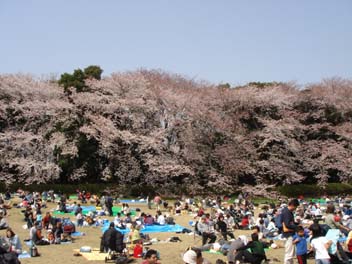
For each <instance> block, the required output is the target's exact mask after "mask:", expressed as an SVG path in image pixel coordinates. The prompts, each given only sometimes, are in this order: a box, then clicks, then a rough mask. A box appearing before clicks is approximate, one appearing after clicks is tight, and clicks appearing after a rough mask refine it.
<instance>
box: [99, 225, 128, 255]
mask: <svg viewBox="0 0 352 264" xmlns="http://www.w3.org/2000/svg"><path fill="white" fill-rule="evenodd" d="M123 249H124V246H123V234H122V233H121V232H119V231H118V230H116V229H115V224H114V222H111V223H110V226H109V229H107V230H106V231H105V232H104V234H103V236H102V238H101V243H100V252H109V250H112V251H116V252H119V253H122V251H123Z"/></svg>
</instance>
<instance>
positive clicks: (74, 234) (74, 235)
mask: <svg viewBox="0 0 352 264" xmlns="http://www.w3.org/2000/svg"><path fill="white" fill-rule="evenodd" d="M85 235H86V233H84V232H79V231H76V232H74V233H72V234H71V236H73V237H79V236H85Z"/></svg>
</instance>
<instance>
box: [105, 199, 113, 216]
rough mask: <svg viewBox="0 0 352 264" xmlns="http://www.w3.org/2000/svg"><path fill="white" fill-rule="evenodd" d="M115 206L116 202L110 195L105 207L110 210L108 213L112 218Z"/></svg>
mask: <svg viewBox="0 0 352 264" xmlns="http://www.w3.org/2000/svg"><path fill="white" fill-rule="evenodd" d="M113 205H114V200H113V199H112V197H111V196H110V195H108V196H106V197H105V207H106V210H108V213H109V215H110V216H113V212H112V207H113Z"/></svg>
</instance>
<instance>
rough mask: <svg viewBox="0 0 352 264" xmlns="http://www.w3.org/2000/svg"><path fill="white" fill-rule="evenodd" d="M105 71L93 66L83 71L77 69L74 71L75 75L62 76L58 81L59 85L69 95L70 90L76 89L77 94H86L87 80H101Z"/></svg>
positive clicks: (65, 74)
mask: <svg viewBox="0 0 352 264" xmlns="http://www.w3.org/2000/svg"><path fill="white" fill-rule="evenodd" d="M102 72H103V70H102V69H101V68H100V67H99V66H97V65H91V66H88V67H87V68H85V69H84V71H82V70H81V69H76V70H74V71H73V74H69V73H67V72H65V73H64V74H61V77H60V79H59V81H58V83H59V85H60V86H62V87H64V90H65V92H67V93H69V92H70V91H69V88H70V87H74V88H76V91H77V92H85V91H87V90H88V87H87V85H86V84H85V80H86V79H91V78H93V79H96V80H100V79H101V74H102Z"/></svg>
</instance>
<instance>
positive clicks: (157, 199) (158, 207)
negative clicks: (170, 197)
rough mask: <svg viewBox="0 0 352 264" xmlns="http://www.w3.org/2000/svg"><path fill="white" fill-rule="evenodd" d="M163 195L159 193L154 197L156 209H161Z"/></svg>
mask: <svg viewBox="0 0 352 264" xmlns="http://www.w3.org/2000/svg"><path fill="white" fill-rule="evenodd" d="M161 202H162V201H161V197H160V196H159V195H157V196H155V197H154V204H155V206H156V210H157V211H159V210H160V205H161Z"/></svg>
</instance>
